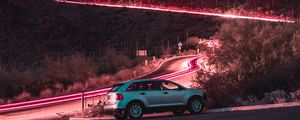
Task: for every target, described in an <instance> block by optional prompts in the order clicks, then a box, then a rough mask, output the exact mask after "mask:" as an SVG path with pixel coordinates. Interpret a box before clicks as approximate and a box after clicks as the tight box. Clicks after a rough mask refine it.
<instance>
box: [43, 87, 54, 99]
mask: <svg viewBox="0 0 300 120" xmlns="http://www.w3.org/2000/svg"><path fill="white" fill-rule="evenodd" d="M50 96H53V91H52V90H51V89H50V88H47V89H44V90H42V91H41V93H40V97H50Z"/></svg>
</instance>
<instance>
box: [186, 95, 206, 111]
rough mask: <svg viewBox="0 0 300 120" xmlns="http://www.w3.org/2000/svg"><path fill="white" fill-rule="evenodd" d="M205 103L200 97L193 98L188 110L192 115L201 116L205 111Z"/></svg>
mask: <svg viewBox="0 0 300 120" xmlns="http://www.w3.org/2000/svg"><path fill="white" fill-rule="evenodd" d="M203 107H204V105H203V102H202V99H201V98H200V97H194V98H191V99H190V101H189V104H188V110H189V112H190V113H191V114H199V113H201V112H202V110H203Z"/></svg>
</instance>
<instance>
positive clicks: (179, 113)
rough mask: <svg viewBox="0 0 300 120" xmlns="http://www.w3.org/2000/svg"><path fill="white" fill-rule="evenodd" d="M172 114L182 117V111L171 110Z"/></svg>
mask: <svg viewBox="0 0 300 120" xmlns="http://www.w3.org/2000/svg"><path fill="white" fill-rule="evenodd" d="M172 112H173V114H174V115H183V113H184V110H173V111H172Z"/></svg>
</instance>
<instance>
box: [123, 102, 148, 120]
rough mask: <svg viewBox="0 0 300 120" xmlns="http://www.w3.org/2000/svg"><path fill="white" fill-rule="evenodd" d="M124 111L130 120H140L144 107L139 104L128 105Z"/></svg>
mask: <svg viewBox="0 0 300 120" xmlns="http://www.w3.org/2000/svg"><path fill="white" fill-rule="evenodd" d="M126 111H127V114H128V116H129V118H130V119H132V120H136V119H141V118H142V116H143V114H144V107H143V105H142V104H141V103H138V102H134V103H131V104H129V106H128V107H127V108H126Z"/></svg>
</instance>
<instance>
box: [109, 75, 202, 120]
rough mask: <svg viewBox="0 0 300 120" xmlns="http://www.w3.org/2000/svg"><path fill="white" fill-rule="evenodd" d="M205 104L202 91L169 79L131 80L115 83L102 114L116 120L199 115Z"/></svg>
mask: <svg viewBox="0 0 300 120" xmlns="http://www.w3.org/2000/svg"><path fill="white" fill-rule="evenodd" d="M205 101H206V95H205V93H204V92H203V90H198V89H190V88H186V87H184V86H182V85H179V84H177V83H175V82H172V81H168V80H153V79H143V80H131V81H127V82H122V83H117V84H115V85H113V87H112V89H111V90H110V91H109V92H108V93H107V98H106V100H105V102H104V107H103V108H104V112H105V113H107V114H111V115H114V117H115V118H116V119H118V120H122V119H127V118H129V119H140V118H142V116H143V114H145V113H153V112H156V113H157V112H165V111H172V112H173V113H174V114H175V115H182V114H183V113H184V112H185V111H186V110H188V111H189V112H190V113H191V114H198V113H201V112H202V110H203V108H204V106H205Z"/></svg>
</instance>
